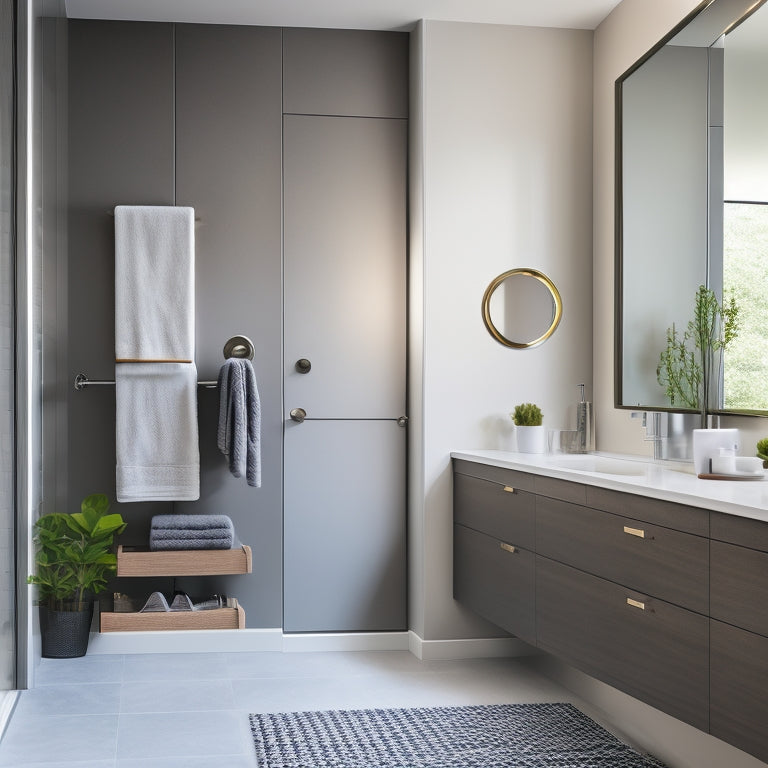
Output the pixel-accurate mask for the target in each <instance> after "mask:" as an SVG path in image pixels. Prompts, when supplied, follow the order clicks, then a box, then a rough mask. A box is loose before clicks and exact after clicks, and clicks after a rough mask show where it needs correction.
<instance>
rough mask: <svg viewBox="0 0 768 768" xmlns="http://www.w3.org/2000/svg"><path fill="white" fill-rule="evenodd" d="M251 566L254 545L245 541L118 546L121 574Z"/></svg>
mask: <svg viewBox="0 0 768 768" xmlns="http://www.w3.org/2000/svg"><path fill="white" fill-rule="evenodd" d="M252 570H253V564H252V560H251V548H250V547H249V546H247V545H245V544H244V545H243V546H242V547H240V548H238V549H184V550H176V551H168V552H150V551H149V550H148V549H139V548H138V547H136V548H134V547H129V548H127V549H126V548H125V547H123V545H122V544H121V545H120V546H118V548H117V575H118V576H221V575H225V574H233V573H251V572H252ZM229 610H233V609H229ZM142 615H146V614H142ZM102 631H104V630H102Z"/></svg>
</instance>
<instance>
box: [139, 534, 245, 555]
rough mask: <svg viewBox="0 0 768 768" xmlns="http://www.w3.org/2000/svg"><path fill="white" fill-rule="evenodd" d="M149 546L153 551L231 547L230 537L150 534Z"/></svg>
mask: <svg viewBox="0 0 768 768" xmlns="http://www.w3.org/2000/svg"><path fill="white" fill-rule="evenodd" d="M149 548H150V549H151V550H152V551H153V552H159V551H161V550H181V549H232V539H229V538H226V539H160V540H155V539H153V538H152V535H151V534H150V538H149Z"/></svg>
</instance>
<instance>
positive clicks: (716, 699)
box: [710, 621, 768, 761]
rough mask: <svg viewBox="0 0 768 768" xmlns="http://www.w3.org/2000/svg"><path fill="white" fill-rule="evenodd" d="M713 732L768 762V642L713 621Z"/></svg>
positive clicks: (711, 629) (711, 684) (763, 638)
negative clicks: (767, 727)
mask: <svg viewBox="0 0 768 768" xmlns="http://www.w3.org/2000/svg"><path fill="white" fill-rule="evenodd" d="M710 642H711V643H712V672H711V682H710V695H711V697H712V709H711V715H710V717H711V720H710V732H711V733H712V735H713V736H717V738H719V739H723V740H724V741H727V742H728V743H729V744H733V745H734V746H737V747H739V749H744V750H746V751H747V752H749V753H750V754H753V755H755V757H758V758H760V760H765V761H768V734H766V728H765V724H766V722H768V638H765V637H761V636H760V635H755V634H753V633H751V632H746V631H744V630H743V629H737V628H736V627H731V626H729V625H728V624H722V623H721V622H719V621H712V622H711V624H710Z"/></svg>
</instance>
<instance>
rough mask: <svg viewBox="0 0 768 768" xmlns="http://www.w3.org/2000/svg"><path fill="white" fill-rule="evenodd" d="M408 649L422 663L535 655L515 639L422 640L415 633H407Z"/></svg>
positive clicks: (528, 646) (533, 650)
mask: <svg viewBox="0 0 768 768" xmlns="http://www.w3.org/2000/svg"><path fill="white" fill-rule="evenodd" d="M408 647H409V650H410V651H411V653H412V654H413V655H414V656H415V657H416V658H417V659H421V660H422V661H437V660H449V659H483V658H495V657H499V656H530V655H532V654H535V653H537V651H536V649H535V648H533V647H532V646H530V645H528V643H524V642H523V641H522V640H520V639H518V638H516V637H489V638H470V639H468V640H423V639H422V638H421V637H419V636H418V635H417V634H416V633H415V632H409V633H408Z"/></svg>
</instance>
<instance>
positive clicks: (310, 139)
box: [283, 30, 408, 632]
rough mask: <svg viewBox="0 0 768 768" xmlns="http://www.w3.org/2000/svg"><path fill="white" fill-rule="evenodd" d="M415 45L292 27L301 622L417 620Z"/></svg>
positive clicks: (288, 264)
mask: <svg viewBox="0 0 768 768" xmlns="http://www.w3.org/2000/svg"><path fill="white" fill-rule="evenodd" d="M406 46H407V38H406V37H405V36H404V35H390V34H386V33H378V32H366V33H359V32H343V31H332V32H323V33H318V32H316V31H313V30H286V31H285V33H284V62H285V66H284V86H283V94H284V97H283V107H284V116H283V153H284V160H283V169H284V170H283V187H284V193H283V220H284V262H285V342H284V346H285V355H284V358H285V379H284V388H285V403H284V407H285V415H286V430H285V452H284V457H285V488H284V504H285V514H284V535H285V559H284V571H285V577H284V624H283V625H284V627H285V629H286V631H290V632H302V631H365V630H368V631H376V630H380V631H386V630H403V629H405V628H406V613H405V607H406V601H405V596H406V580H405V579H406V562H405V498H406V496H405V461H406V459H405V447H406V437H405V435H406V430H405V428H404V427H403V426H402V425H401V424H398V419H399V418H400V417H402V416H404V415H405V268H406V263H405V242H406V198H405V189H406V159H407V154H406V150H407V121H406V118H407V105H408V96H407V69H406V63H407V47H406ZM299 360H309V362H310V364H311V368H310V369H309V371H308V372H306V371H303V370H302V367H301V364H299V365H297V361H299ZM296 408H301V409H302V411H303V412H306V418H305V420H304V421H303V422H300V423H296V422H292V420H291V419H290V413H291V411H293V410H294V409H296Z"/></svg>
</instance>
